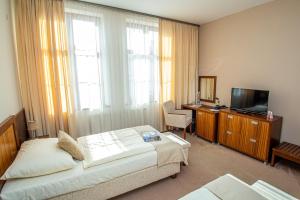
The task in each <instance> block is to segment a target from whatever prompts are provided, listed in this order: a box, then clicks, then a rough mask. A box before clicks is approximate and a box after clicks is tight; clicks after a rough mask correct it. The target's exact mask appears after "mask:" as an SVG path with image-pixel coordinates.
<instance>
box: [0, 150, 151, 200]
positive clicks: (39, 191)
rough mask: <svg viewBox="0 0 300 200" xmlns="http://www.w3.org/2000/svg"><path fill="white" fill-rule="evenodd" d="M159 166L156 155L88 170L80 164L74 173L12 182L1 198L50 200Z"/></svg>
mask: <svg viewBox="0 0 300 200" xmlns="http://www.w3.org/2000/svg"><path fill="white" fill-rule="evenodd" d="M156 165H157V153H156V151H150V152H147V153H143V154H139V155H136V156H131V157H128V158H124V159H119V160H115V161H112V162H109V163H106V164H102V165H98V166H94V167H90V168H87V169H84V168H83V165H82V162H78V165H77V166H76V167H75V168H73V169H71V170H66V171H63V172H59V173H54V174H51V175H46V176H40V177H34V178H26V179H17V180H9V181H7V182H6V183H5V185H4V187H3V189H2V191H1V198H2V199H3V200H6V199H7V200H8V199H48V198H51V197H55V196H58V195H61V194H65V193H69V192H73V191H77V190H82V189H85V188H89V187H93V186H94V185H96V184H99V183H103V182H106V181H109V180H111V179H114V178H116V177H121V176H124V175H127V174H130V173H133V172H136V171H140V170H143V169H146V168H149V167H153V166H156Z"/></svg>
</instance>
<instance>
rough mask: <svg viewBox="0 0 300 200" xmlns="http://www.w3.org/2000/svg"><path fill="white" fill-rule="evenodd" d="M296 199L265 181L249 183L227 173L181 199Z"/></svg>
mask: <svg viewBox="0 0 300 200" xmlns="http://www.w3.org/2000/svg"><path fill="white" fill-rule="evenodd" d="M198 199H201V200H240V199H243V200H245V199H251V200H261V199H265V200H296V198H295V197H293V196H291V195H289V194H287V193H286V192H284V191H282V190H280V189H278V188H276V187H274V186H272V185H270V184H268V183H266V182H264V181H261V180H258V181H256V182H255V183H254V184H253V185H251V186H250V185H248V184H246V183H245V182H243V181H241V180H239V179H238V178H236V177H234V176H232V175H230V174H226V175H224V176H222V177H219V178H217V179H215V180H213V181H211V182H209V183H208V184H206V185H204V186H203V187H201V188H199V189H197V190H195V191H193V192H191V193H189V194H187V195H185V196H184V197H182V198H180V199H179V200H198Z"/></svg>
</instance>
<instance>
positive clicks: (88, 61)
mask: <svg viewBox="0 0 300 200" xmlns="http://www.w3.org/2000/svg"><path fill="white" fill-rule="evenodd" d="M76 62H77V77H78V81H79V82H92V83H99V82H100V74H99V66H98V60H97V57H95V56H76Z"/></svg>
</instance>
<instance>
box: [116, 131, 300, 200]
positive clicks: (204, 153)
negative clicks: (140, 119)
mask: <svg viewBox="0 0 300 200" xmlns="http://www.w3.org/2000/svg"><path fill="white" fill-rule="evenodd" d="M187 140H188V141H189V142H191V144H192V147H191V149H190V151H189V165H188V166H185V167H182V168H181V173H180V174H178V176H177V178H176V179H171V178H166V179H163V180H161V181H158V182H155V183H152V184H150V185H148V186H145V187H142V188H140V189H136V190H134V191H131V192H128V193H126V194H123V195H121V196H118V197H116V198H114V199H116V200H117V199H118V200H119V199H139V200H147V199H149V200H150V199H151V200H152V199H156V200H159V199H164V200H168V199H178V198H180V197H182V196H184V195H185V194H187V193H189V192H191V191H193V190H195V189H197V188H199V187H201V186H202V185H204V184H206V183H208V182H209V181H211V180H213V179H215V178H217V177H219V176H222V175H224V174H226V173H230V174H233V175H234V176H236V177H238V178H240V179H241V180H243V181H245V182H247V183H248V184H252V183H254V182H255V181H256V180H258V179H261V180H264V181H266V182H268V183H271V184H272V185H274V186H276V187H278V188H280V189H282V190H284V191H286V192H288V193H290V194H292V195H293V196H295V197H297V198H300V165H296V164H293V163H290V162H285V161H281V162H279V163H278V164H276V166H275V167H271V166H270V165H265V164H263V163H262V162H260V161H258V160H255V159H253V158H250V157H248V156H245V155H243V154H241V153H238V152H235V151H233V150H230V149H228V148H226V147H223V146H221V145H217V144H211V143H209V142H206V141H204V140H202V139H200V138H198V137H196V136H190V135H188V138H187Z"/></svg>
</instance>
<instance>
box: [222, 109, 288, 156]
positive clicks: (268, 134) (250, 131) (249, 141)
mask: <svg viewBox="0 0 300 200" xmlns="http://www.w3.org/2000/svg"><path fill="white" fill-rule="evenodd" d="M281 126H282V117H280V116H274V118H273V119H272V120H269V119H267V117H266V116H265V115H257V114H242V113H239V112H236V111H233V110H230V109H223V110H220V112H219V126H218V139H219V143H220V144H222V145H224V146H227V147H230V148H232V149H235V150H237V151H239V152H241V153H244V154H247V155H249V156H251V157H254V158H256V159H258V160H261V161H264V162H268V160H269V157H270V155H271V149H272V147H274V146H277V145H278V144H279V142H280V136H281Z"/></svg>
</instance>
